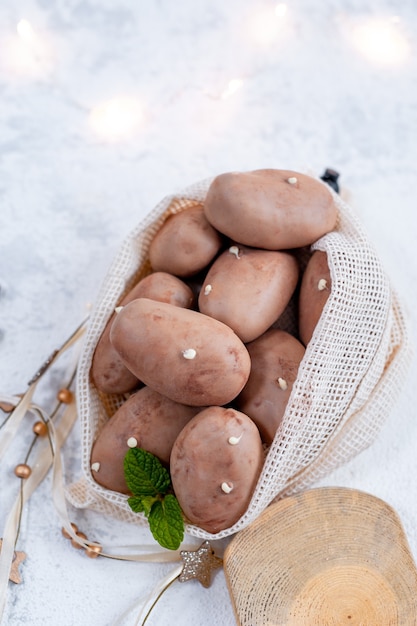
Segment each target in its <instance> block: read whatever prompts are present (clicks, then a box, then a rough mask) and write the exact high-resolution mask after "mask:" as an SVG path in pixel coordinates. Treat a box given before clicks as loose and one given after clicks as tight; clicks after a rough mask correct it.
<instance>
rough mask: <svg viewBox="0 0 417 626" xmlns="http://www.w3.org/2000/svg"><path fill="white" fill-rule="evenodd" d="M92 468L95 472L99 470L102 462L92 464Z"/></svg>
mask: <svg viewBox="0 0 417 626" xmlns="http://www.w3.org/2000/svg"><path fill="white" fill-rule="evenodd" d="M91 469H92V471H93V472H98V470H99V469H100V463H98V462H97V461H96V463H93V464H92V466H91Z"/></svg>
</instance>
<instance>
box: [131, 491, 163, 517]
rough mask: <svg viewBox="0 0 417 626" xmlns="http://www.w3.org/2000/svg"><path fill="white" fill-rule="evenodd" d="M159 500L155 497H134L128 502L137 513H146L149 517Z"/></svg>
mask: <svg viewBox="0 0 417 626" xmlns="http://www.w3.org/2000/svg"><path fill="white" fill-rule="evenodd" d="M156 500H157V498H156V497H155V496H132V497H131V498H128V499H127V502H128V504H129V506H130V508H131V509H132V511H134V512H135V513H145V516H146V517H148V515H149V513H150V512H151V509H152V505H153V504H154V502H155V501H156Z"/></svg>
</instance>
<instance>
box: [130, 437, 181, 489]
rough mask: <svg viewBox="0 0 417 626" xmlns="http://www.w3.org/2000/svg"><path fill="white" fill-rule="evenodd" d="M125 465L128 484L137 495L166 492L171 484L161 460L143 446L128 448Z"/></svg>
mask: <svg viewBox="0 0 417 626" xmlns="http://www.w3.org/2000/svg"><path fill="white" fill-rule="evenodd" d="M123 466H124V473H125V478H126V483H127V486H128V487H129V489H130V491H131V492H132V493H133V495H135V496H156V495H158V494H164V493H166V491H167V490H168V488H169V486H170V484H171V479H170V477H169V473H168V471H167V470H166V469H165V467H164V466H163V465H162V463H161V462H160V460H159V459H158V458H157V457H156V456H154V455H153V454H151V453H150V452H147V451H146V450H143V449H142V448H131V449H130V450H128V452H127V453H126V455H125V458H124V462H123Z"/></svg>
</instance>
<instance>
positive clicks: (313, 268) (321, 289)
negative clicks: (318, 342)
mask: <svg viewBox="0 0 417 626" xmlns="http://www.w3.org/2000/svg"><path fill="white" fill-rule="evenodd" d="M331 287H332V279H331V277H330V270H329V266H328V264H327V254H326V253H325V252H322V251H321V250H316V251H315V252H313V254H312V255H311V257H310V260H309V262H308V263H307V267H306V269H305V271H304V274H303V278H302V281H301V288H300V297H299V315H298V327H299V335H300V339H301V341H302V342H303V344H304V345H305V346H306V345H307V344H308V342H309V341H310V339H311V337H312V336H313V332H314V329H315V327H316V325H317V322H318V321H319V319H320V316H321V314H322V312H323V308H324V305H325V304H326V302H327V299H328V297H329V295H330V291H331Z"/></svg>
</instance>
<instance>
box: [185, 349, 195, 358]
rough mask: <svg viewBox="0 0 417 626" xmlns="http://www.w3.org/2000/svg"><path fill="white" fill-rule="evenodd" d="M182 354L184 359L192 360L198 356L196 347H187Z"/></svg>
mask: <svg viewBox="0 0 417 626" xmlns="http://www.w3.org/2000/svg"><path fill="white" fill-rule="evenodd" d="M182 356H183V357H184V359H188V360H192V359H195V357H196V356H197V351H196V350H194V348H187V350H183V351H182Z"/></svg>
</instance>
